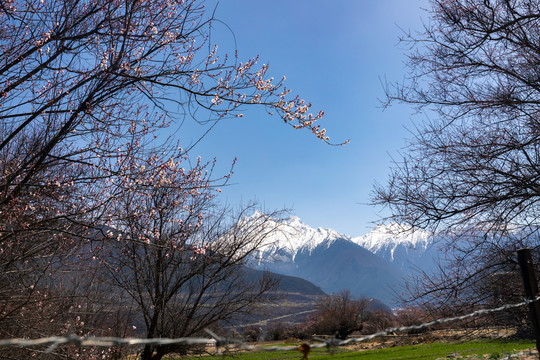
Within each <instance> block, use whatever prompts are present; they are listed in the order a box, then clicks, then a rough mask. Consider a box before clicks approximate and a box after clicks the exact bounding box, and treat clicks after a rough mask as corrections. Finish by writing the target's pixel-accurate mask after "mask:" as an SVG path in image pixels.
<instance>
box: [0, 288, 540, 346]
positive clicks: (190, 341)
mask: <svg viewBox="0 0 540 360" xmlns="http://www.w3.org/2000/svg"><path fill="white" fill-rule="evenodd" d="M536 301H540V296H539V297H536V298H534V299H530V300H524V301H522V302H520V303H516V304H507V305H503V306H500V307H497V308H492V309H482V310H477V311H474V312H472V313H469V314H466V315H461V316H455V317H448V318H442V319H437V320H433V321H430V322H426V323H423V324H420V325H414V326H403V327H395V328H389V329H386V330H383V331H380V332H377V333H374V334H370V335H366V336H362V337H359V338H351V339H347V340H339V339H321V338H314V340H316V341H318V343H315V344H312V345H309V346H308V348H307V349H308V351H309V349H310V348H312V349H313V348H327V349H328V350H329V351H330V352H332V351H333V350H334V349H335V348H337V347H339V346H344V345H347V344H350V343H356V342H362V341H366V340H370V339H374V338H377V337H381V336H386V335H389V334H392V333H396V332H408V331H414V330H421V329H425V328H428V327H430V326H433V325H438V324H446V323H451V322H455V321H460V320H466V319H469V318H473V317H476V316H481V315H487V314H493V313H497V312H501V311H505V310H509V309H514V308H519V307H523V306H526V305H529V304H531V303H533V302H536ZM206 332H207V333H208V334H209V335H210V336H211V338H201V337H185V338H176V339H168V338H160V339H141V338H118V337H80V336H76V335H66V336H51V337H45V338H39V339H23V338H18V339H1V340H0V346H17V347H34V346H46V345H49V348H48V349H47V350H46V352H52V351H54V350H55V349H56V348H57V347H58V346H60V345H67V344H69V345H74V346H78V347H81V346H95V347H114V346H121V345H155V346H160V345H172V344H183V345H213V346H215V347H216V350H217V352H218V353H221V352H222V350H223V349H224V348H225V349H227V348H228V347H229V346H230V345H235V346H237V347H240V348H241V349H243V350H252V351H253V350H258V351H291V350H297V349H298V347H297V346H270V347H269V346H258V345H248V344H246V343H244V342H243V341H241V340H238V339H233V338H225V337H220V336H218V335H216V334H215V333H214V332H212V331H210V330H206ZM300 350H301V351H305V350H302V349H300Z"/></svg>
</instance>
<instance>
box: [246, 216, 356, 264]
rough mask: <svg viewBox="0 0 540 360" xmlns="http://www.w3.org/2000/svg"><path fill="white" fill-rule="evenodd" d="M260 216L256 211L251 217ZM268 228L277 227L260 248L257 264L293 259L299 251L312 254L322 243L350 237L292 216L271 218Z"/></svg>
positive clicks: (327, 244)
mask: <svg viewBox="0 0 540 360" xmlns="http://www.w3.org/2000/svg"><path fill="white" fill-rule="evenodd" d="M259 217H260V213H255V214H254V215H253V216H252V217H251V218H252V219H256V218H259ZM265 221H267V222H268V223H267V225H266V227H267V228H272V229H275V230H274V231H272V232H271V234H270V235H269V236H268V237H267V238H266V241H265V245H264V246H262V247H261V248H260V249H259V252H258V254H257V261H258V264H257V265H262V264H263V263H268V262H269V263H275V262H283V261H293V262H294V259H295V257H296V254H298V253H299V252H303V253H308V254H311V252H312V251H313V250H314V249H315V248H317V247H318V246H319V245H321V244H323V243H324V244H326V247H328V246H330V245H331V244H332V243H333V242H334V241H335V240H337V239H342V238H348V239H350V238H349V237H347V236H344V235H341V234H339V233H338V232H337V231H335V230H332V229H324V228H321V227H319V228H317V229H314V228H312V227H310V226H309V225H306V224H304V223H303V222H302V221H301V220H300V218H298V217H296V216H291V217H290V218H288V219H285V220H283V221H280V222H279V223H278V221H277V220H273V219H269V220H265Z"/></svg>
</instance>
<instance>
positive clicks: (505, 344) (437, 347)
mask: <svg viewBox="0 0 540 360" xmlns="http://www.w3.org/2000/svg"><path fill="white" fill-rule="evenodd" d="M289 345H290V344H289ZM528 349H535V344H534V342H532V341H480V340H476V341H470V342H462V343H432V344H422V345H410V346H396V347H392V348H386V349H377V350H369V351H355V350H349V349H338V351H337V352H336V353H334V354H333V355H330V354H329V353H328V351H326V350H325V349H313V350H312V351H311V352H310V354H309V359H318V360H326V359H328V360H339V359H361V360H380V359H383V360H384V359H393V360H394V359H395V360H404V359H426V360H429V359H445V358H448V359H499V358H502V357H504V356H506V355H508V354H512V353H518V352H520V351H525V350H528ZM233 358H234V359H237V360H270V359H282V360H286V359H301V358H302V354H301V353H300V352H299V351H280V352H260V351H256V352H246V353H240V354H235V355H233ZM192 359H193V358H192Z"/></svg>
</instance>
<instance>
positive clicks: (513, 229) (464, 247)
mask: <svg viewBox="0 0 540 360" xmlns="http://www.w3.org/2000/svg"><path fill="white" fill-rule="evenodd" d="M429 15H430V19H429V21H427V22H426V25H425V27H424V30H423V32H421V33H419V34H413V35H407V36H405V38H404V41H405V42H406V43H408V44H409V45H410V46H411V48H412V50H411V52H410V54H409V69H410V73H409V76H408V78H407V80H406V81H405V82H404V83H398V84H390V85H388V87H387V105H390V104H391V103H393V102H402V103H408V104H411V105H413V106H414V107H415V109H416V110H417V111H418V112H420V113H422V114H423V116H424V118H425V119H427V120H424V121H422V122H419V123H416V124H415V130H414V131H413V134H414V137H413V138H412V139H411V140H410V142H409V145H408V147H407V148H406V149H405V151H404V153H403V154H402V156H401V159H400V160H398V161H396V163H395V165H394V167H393V169H392V171H391V173H390V177H389V181H388V183H387V184H384V185H382V186H381V185H378V186H376V189H375V196H374V202H375V203H377V204H382V205H385V206H387V207H389V208H390V210H391V212H392V215H391V216H390V219H391V220H392V221H397V222H399V223H402V224H408V225H410V226H411V227H420V228H425V229H430V230H432V231H433V232H434V234H437V235H438V236H439V237H441V238H442V239H444V241H445V242H446V244H447V249H448V250H450V251H449V252H448V253H449V258H448V260H447V263H446V264H445V266H443V270H444V272H443V273H442V274H441V277H440V278H436V277H427V276H426V277H424V278H423V279H420V282H421V285H422V286H423V290H422V291H421V293H422V294H424V295H426V296H428V297H431V298H432V299H433V300H437V301H443V300H444V301H456V300H459V301H461V302H462V304H465V303H467V302H470V300H475V301H477V302H480V303H485V302H486V301H487V298H488V297H490V296H491V295H489V294H488V292H487V291H485V289H486V286H485V284H486V281H489V279H490V278H491V279H493V278H494V276H495V274H498V273H504V272H507V271H513V270H512V269H513V267H514V266H515V265H514V264H515V259H514V256H513V255H512V254H513V250H515V249H517V248H519V247H522V246H526V245H527V246H532V247H536V246H538V245H539V243H538V225H539V224H538V218H539V217H538V211H539V208H538V203H537V201H538V200H539V199H540V191H539V189H540V188H539V179H540V171H539V167H538V164H539V163H540V161H539V160H540V141H539V134H540V132H539V129H540V126H539V125H540V122H539V121H540V117H539V116H540V112H539V111H540V107H539V99H540V93H539V91H538V90H539V88H538V86H539V84H540V72H539V71H538V67H539V64H540V63H539V59H540V48H539V47H538V34H539V30H540V3H539V2H538V1H530V0H526V1H525V0H511V1H506V0H490V1H481V0H451V1H442V0H434V1H431V10H430V11H429ZM495 277H496V276H495ZM481 284H483V285H481ZM482 288H483V289H484V290H481V289H482ZM487 288H489V287H487ZM435 290H437V291H435Z"/></svg>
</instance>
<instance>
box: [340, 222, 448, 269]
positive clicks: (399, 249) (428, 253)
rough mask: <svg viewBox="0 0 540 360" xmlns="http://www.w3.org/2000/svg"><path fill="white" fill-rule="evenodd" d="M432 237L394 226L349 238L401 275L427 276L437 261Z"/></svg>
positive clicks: (424, 232)
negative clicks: (416, 273) (415, 274)
mask: <svg viewBox="0 0 540 360" xmlns="http://www.w3.org/2000/svg"><path fill="white" fill-rule="evenodd" d="M433 239H434V237H433V234H431V233H429V232H427V231H423V230H418V229H408V228H405V227H403V226H400V225H398V224H390V225H379V226H377V227H376V228H375V229H373V230H372V231H370V232H369V233H367V234H365V235H363V236H359V237H355V238H352V239H351V240H352V241H353V242H355V243H356V244H358V245H360V246H362V247H364V248H366V249H368V250H369V251H371V252H372V253H374V254H376V255H378V256H380V257H381V258H383V259H385V260H387V261H389V262H391V263H392V264H394V266H396V267H398V268H399V269H400V270H401V271H403V272H404V273H405V274H410V273H411V272H413V271H417V270H422V271H426V272H431V271H433V270H434V269H435V268H436V265H437V263H438V260H439V252H438V249H437V246H436V245H435V244H434V243H433Z"/></svg>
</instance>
